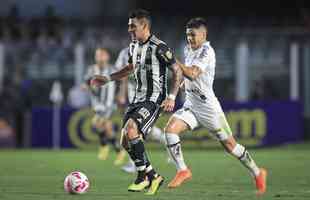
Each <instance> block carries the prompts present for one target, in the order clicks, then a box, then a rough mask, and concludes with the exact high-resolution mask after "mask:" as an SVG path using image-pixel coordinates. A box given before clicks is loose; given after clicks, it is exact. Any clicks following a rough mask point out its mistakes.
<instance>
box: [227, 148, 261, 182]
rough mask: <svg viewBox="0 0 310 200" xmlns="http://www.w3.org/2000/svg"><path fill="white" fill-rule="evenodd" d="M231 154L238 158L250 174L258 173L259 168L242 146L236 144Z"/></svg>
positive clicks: (256, 174) (255, 174)
mask: <svg viewBox="0 0 310 200" xmlns="http://www.w3.org/2000/svg"><path fill="white" fill-rule="evenodd" d="M231 154H232V155H234V156H235V157H237V158H238V159H239V160H240V162H241V163H242V164H243V165H244V166H245V167H246V168H247V169H248V170H249V171H250V173H251V174H252V176H258V175H259V168H258V167H257V165H256V163H255V162H254V160H253V159H252V158H251V156H250V154H249V152H248V151H247V150H246V149H245V147H244V146H242V145H240V144H237V145H236V146H235V148H234V149H233V150H232V152H231Z"/></svg>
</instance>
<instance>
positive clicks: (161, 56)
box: [156, 43, 175, 66]
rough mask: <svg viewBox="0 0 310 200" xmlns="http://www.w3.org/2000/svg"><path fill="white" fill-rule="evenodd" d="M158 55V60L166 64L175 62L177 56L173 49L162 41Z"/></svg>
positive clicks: (157, 50) (158, 48) (157, 51)
mask: <svg viewBox="0 0 310 200" xmlns="http://www.w3.org/2000/svg"><path fill="white" fill-rule="evenodd" d="M156 57H157V58H158V60H159V61H160V62H162V63H164V64H165V65H168V66H170V65H173V64H174V63H175V57H174V55H173V53H172V51H171V50H170V48H169V47H168V46H167V45H166V44H164V43H160V44H159V45H158V46H157V49H156Z"/></svg>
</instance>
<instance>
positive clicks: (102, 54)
mask: <svg viewBox="0 0 310 200" xmlns="http://www.w3.org/2000/svg"><path fill="white" fill-rule="evenodd" d="M95 60H96V63H97V64H98V65H99V66H105V65H106V64H108V63H109V61H110V55H109V53H108V52H107V51H106V50H103V49H97V50H96V53H95Z"/></svg>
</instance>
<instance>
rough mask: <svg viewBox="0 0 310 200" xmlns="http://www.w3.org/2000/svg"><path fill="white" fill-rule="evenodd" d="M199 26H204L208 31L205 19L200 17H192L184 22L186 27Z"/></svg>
mask: <svg viewBox="0 0 310 200" xmlns="http://www.w3.org/2000/svg"><path fill="white" fill-rule="evenodd" d="M200 27H204V28H205V29H206V31H208V28H207V21H206V20H205V19H204V18H202V17H196V18H192V19H190V20H189V21H188V22H187V24H186V28H200Z"/></svg>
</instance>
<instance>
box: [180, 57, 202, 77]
mask: <svg viewBox="0 0 310 200" xmlns="http://www.w3.org/2000/svg"><path fill="white" fill-rule="evenodd" d="M176 62H177V64H178V65H179V67H180V69H181V70H182V73H183V75H184V76H185V77H186V78H188V79H189V80H191V81H193V80H195V79H196V78H197V77H198V76H199V75H200V74H201V73H202V70H201V69H200V68H199V67H197V66H195V65H193V66H191V67H187V66H185V65H184V64H183V63H181V62H180V61H179V60H177V59H176Z"/></svg>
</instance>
